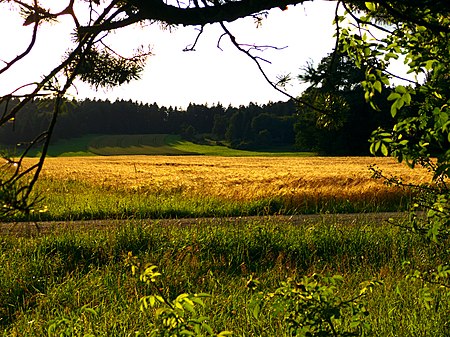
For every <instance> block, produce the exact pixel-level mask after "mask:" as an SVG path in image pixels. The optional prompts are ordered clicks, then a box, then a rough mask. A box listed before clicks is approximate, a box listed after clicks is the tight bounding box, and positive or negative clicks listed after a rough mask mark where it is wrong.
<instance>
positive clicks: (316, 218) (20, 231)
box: [0, 212, 407, 237]
mask: <svg viewBox="0 0 450 337" xmlns="http://www.w3.org/2000/svg"><path fill="white" fill-rule="evenodd" d="M406 217H407V214H406V213H399V212H391V213H388V212H385V213H355V214H312V215H292V216H285V215H278V216H250V217H230V218H188V219H143V220H135V219H133V220H80V221H45V222H17V223H0V236H8V235H13V236H17V237H33V236H40V235H48V234H56V233H58V232H62V231H68V230H102V229H104V230H106V229H114V228H118V227H120V226H122V225H124V224H125V223H126V222H130V221H131V222H135V223H150V222H156V223H159V224H161V225H162V226H190V225H196V224H205V223H211V224H213V223H219V222H230V223H241V222H247V221H264V220H269V219H270V220H271V221H274V220H275V221H279V222H283V223H291V224H295V225H302V224H305V223H311V222H323V221H333V222H336V223H340V224H343V225H344V224H347V225H351V224H356V223H358V222H361V221H371V222H372V221H373V222H378V223H382V222H385V221H387V220H388V219H390V218H393V219H406Z"/></svg>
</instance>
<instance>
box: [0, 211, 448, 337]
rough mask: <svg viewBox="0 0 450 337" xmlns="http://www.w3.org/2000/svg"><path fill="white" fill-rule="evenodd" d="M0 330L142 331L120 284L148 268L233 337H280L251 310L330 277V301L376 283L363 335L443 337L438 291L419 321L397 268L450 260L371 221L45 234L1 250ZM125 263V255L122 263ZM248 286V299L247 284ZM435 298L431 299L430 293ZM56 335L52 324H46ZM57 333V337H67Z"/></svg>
mask: <svg viewBox="0 0 450 337" xmlns="http://www.w3.org/2000/svg"><path fill="white" fill-rule="evenodd" d="M0 242H1V245H0V249H1V254H0V265H2V268H1V269H0V288H1V289H2V290H3V291H2V292H1V293H0V327H1V328H0V331H3V335H4V336H45V335H47V334H48V329H49V327H51V326H53V327H55V326H56V325H58V324H59V325H58V327H59V329H60V330H61V329H63V327H64V329H66V328H67V329H69V328H71V329H72V331H74V332H73V335H83V334H87V333H91V334H94V335H98V336H129V335H130V334H131V335H133V334H134V332H135V331H138V330H139V331H145V330H146V329H147V328H148V327H149V324H150V323H151V322H152V320H153V319H154V317H153V313H152V311H145V312H142V311H140V310H139V302H138V300H139V298H140V297H142V296H144V295H146V294H148V291H149V289H148V288H146V287H145V286H144V285H143V284H142V283H140V282H139V281H138V279H137V277H136V276H133V275H132V274H131V270H130V256H133V257H134V260H133V264H135V265H138V264H140V265H141V266H145V265H146V264H156V265H158V266H159V270H160V271H161V272H162V274H163V278H162V282H161V283H160V284H159V287H160V289H161V291H162V292H163V293H164V294H165V295H166V296H168V297H172V298H173V297H174V296H176V295H177V294H179V293H183V292H191V293H194V292H207V293H209V294H211V295H212V297H211V299H210V300H208V303H207V307H206V308H205V309H202V310H203V311H202V314H205V315H206V316H208V317H210V320H211V322H210V323H211V325H212V326H214V327H215V328H216V330H217V331H220V330H231V331H233V332H234V334H235V335H236V336H287V335H288V332H287V331H286V330H285V328H284V326H285V322H283V321H282V320H281V321H280V317H278V316H276V315H274V313H273V312H272V311H271V310H270V306H265V307H263V308H262V310H261V314H260V315H259V317H258V319H257V318H256V317H255V316H254V315H253V314H252V303H254V301H255V299H256V298H259V292H260V291H261V292H264V291H270V290H273V289H275V288H276V287H278V286H279V285H280V283H281V282H282V281H284V280H286V279H287V278H288V277H301V276H302V275H309V274H312V273H314V272H320V273H324V274H326V273H340V274H342V275H344V277H345V283H344V286H343V287H342V288H341V289H340V290H339V291H340V293H341V294H342V295H343V296H344V295H345V296H346V295H347V294H348V296H349V297H351V296H353V295H354V294H355V289H357V288H358V284H359V283H360V282H361V281H363V280H367V279H373V278H376V279H381V280H383V281H384V283H383V285H381V286H378V287H376V288H375V289H374V292H373V293H372V294H371V295H370V296H369V297H368V301H369V302H368V310H369V313H370V315H369V317H368V319H369V320H370V322H371V324H372V326H373V329H374V330H373V335H374V336H448V332H449V330H448V329H449V327H448V322H449V316H448V313H449V310H450V305H449V303H450V301H449V298H448V292H439V287H438V286H433V285H430V286H431V288H432V289H433V291H436V292H437V293H438V294H439V296H440V298H437V297H435V298H434V299H433V301H434V302H433V303H432V304H433V305H432V310H427V309H426V308H425V306H424V305H423V303H422V302H421V301H420V300H419V296H418V294H419V293H420V292H421V291H422V290H421V289H423V285H422V284H421V283H420V282H415V283H414V282H406V280H405V276H406V275H407V274H408V272H409V270H407V269H404V267H403V262H404V261H410V265H408V266H409V267H408V268H417V269H422V270H426V269H428V268H430V267H431V266H434V265H436V264H438V263H442V262H443V261H448V259H449V257H450V256H449V254H450V253H449V251H448V250H446V249H445V244H448V243H444V245H443V246H432V245H431V244H430V243H429V242H427V241H426V240H425V239H423V238H421V237H418V236H416V235H415V234H413V233H408V232H403V231H401V230H399V229H398V228H395V227H392V226H389V225H386V224H382V223H376V222H366V221H363V220H361V221H359V222H357V223H352V224H343V223H341V222H340V220H339V219H338V218H336V219H335V220H331V218H327V220H326V221H323V220H315V221H313V220H309V221H305V222H304V223H303V224H296V225H293V224H292V223H290V222H289V221H279V220H275V218H274V219H271V218H265V219H260V220H254V221H249V220H243V219H242V220H239V219H235V220H226V219H220V220H219V219H216V220H208V221H207V220H202V221H199V222H197V223H195V224H191V225H181V224H180V225H167V224H165V223H164V222H158V221H154V222H147V221H130V222H128V223H127V224H126V225H122V226H119V227H114V226H113V227H110V228H109V229H107V230H87V231H85V230H80V229H76V230H67V229H65V230H61V231H58V230H56V231H55V232H54V233H53V234H50V235H47V236H40V237H34V238H20V237H8V236H5V237H2V239H1V240H0ZM129 252H131V253H132V254H129ZM250 278H251V279H253V280H257V281H258V282H259V283H258V286H257V288H256V289H253V288H249V287H248V281H249V280H250ZM433 287H434V288H433ZM55 324H56V325H55ZM67 331H68V330H67Z"/></svg>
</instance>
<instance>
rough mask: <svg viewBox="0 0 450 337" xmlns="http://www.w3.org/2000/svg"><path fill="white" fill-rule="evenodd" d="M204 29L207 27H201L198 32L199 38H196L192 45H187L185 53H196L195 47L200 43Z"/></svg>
mask: <svg viewBox="0 0 450 337" xmlns="http://www.w3.org/2000/svg"><path fill="white" fill-rule="evenodd" d="M204 27H205V26H200V29H199V30H198V34H197V37H196V38H195V41H194V43H193V44H191V45H187V46H186V47H185V48H184V49H183V51H195V46H196V45H197V43H198V41H199V39H200V36H201V35H202V34H203V29H204Z"/></svg>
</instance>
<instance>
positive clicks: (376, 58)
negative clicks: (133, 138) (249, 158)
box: [0, 0, 450, 214]
mask: <svg viewBox="0 0 450 337" xmlns="http://www.w3.org/2000/svg"><path fill="white" fill-rule="evenodd" d="M311 1H312V2H314V0H310V2H311ZM316 1H317V0H316ZM306 2H307V1H305V0H200V1H199V0H189V1H186V2H179V1H171V0H67V2H66V3H67V6H66V7H65V8H64V9H63V10H61V11H57V12H54V11H53V10H52V9H46V8H45V1H39V0H0V6H2V7H3V8H6V9H7V10H20V12H21V14H22V15H23V24H24V25H30V26H32V27H33V30H32V36H31V37H30V43H29V45H28V47H27V48H26V49H25V50H24V51H23V52H22V53H20V54H19V55H17V57H15V58H13V59H12V60H9V61H4V64H3V65H2V67H1V68H0V75H1V74H2V73H5V72H7V71H11V67H12V66H13V65H16V64H17V66H20V62H21V60H23V59H24V58H26V57H32V54H31V53H30V52H31V50H32V49H33V47H34V45H35V41H36V38H37V36H38V34H39V32H40V26H41V24H42V23H44V22H46V21H57V20H58V19H59V18H60V17H62V16H69V17H71V19H72V22H73V32H74V44H73V43H72V42H71V44H70V46H71V49H70V50H69V51H68V52H67V54H66V56H65V58H64V59H63V60H62V61H61V62H60V63H59V64H56V65H55V67H54V68H53V70H51V71H50V72H49V73H48V74H46V75H45V76H44V77H43V78H42V79H40V80H38V81H37V82H35V83H31V84H24V86H22V87H20V88H18V89H17V90H15V91H13V92H11V93H9V94H7V95H4V96H2V97H0V103H3V105H2V107H3V108H2V112H1V114H0V127H1V126H3V125H7V124H8V123H15V120H16V117H17V116H18V114H20V113H21V111H22V109H23V108H24V107H25V106H26V105H27V104H28V103H29V102H30V101H32V100H33V99H34V98H36V97H48V98H53V99H52V101H51V102H52V105H53V111H52V113H51V118H49V119H48V121H49V123H48V127H47V128H46V130H45V131H44V132H42V133H40V134H37V135H36V136H35V138H34V139H33V140H32V141H31V142H30V146H33V145H35V144H36V143H42V156H41V158H40V160H39V162H38V163H37V164H36V165H35V166H33V167H31V168H27V169H26V170H21V169H20V167H21V159H19V160H15V159H14V160H12V159H8V163H9V164H8V165H9V166H8V167H7V168H6V169H5V170H4V171H2V176H1V177H0V178H1V185H0V197H1V199H2V204H3V205H4V206H3V210H2V212H3V213H5V214H12V213H14V212H15V211H16V210H25V211H26V210H28V209H29V207H30V201H29V200H28V198H29V196H30V193H31V190H32V188H33V185H34V184H35V182H36V180H37V178H38V176H39V173H40V171H41V169H42V165H43V162H44V158H45V156H46V153H47V150H48V145H49V142H50V136H51V134H52V133H53V130H54V127H55V124H56V121H57V117H58V115H59V114H60V113H61V111H62V109H63V108H64V105H65V104H66V99H65V94H66V92H67V90H68V89H69V88H70V87H71V86H72V85H73V83H74V81H75V80H76V79H81V80H82V81H85V82H87V83H89V84H91V85H92V86H93V87H95V88H98V87H104V86H106V87H110V86H117V85H120V84H122V83H125V82H128V81H131V80H133V79H138V78H139V76H140V72H141V71H142V69H143V67H144V65H145V60H146V58H147V56H149V55H150V51H148V50H145V49H140V50H138V51H137V52H135V53H134V54H132V55H131V56H122V55H120V54H119V53H117V52H115V51H114V50H113V49H112V48H110V47H109V46H108V45H107V44H105V43H104V41H103V40H104V38H105V36H107V35H108V33H109V32H110V31H112V30H116V29H120V28H122V27H126V26H129V25H134V24H141V23H145V22H149V21H150V22H161V23H162V24H163V25H167V26H172V25H184V26H186V25H193V26H199V27H200V29H199V35H198V38H199V37H200V36H201V34H202V32H203V29H204V28H205V27H206V25H207V24H213V23H217V24H219V25H221V27H222V29H223V34H224V35H223V37H228V38H229V39H230V40H231V42H232V43H233V45H234V46H235V47H236V48H237V49H239V50H240V51H241V52H243V53H244V54H245V55H246V56H248V57H250V58H252V60H253V61H254V62H255V65H256V66H257V67H259V69H260V70H261V72H262V74H263V76H264V77H265V78H266V80H267V81H269V83H270V84H271V85H272V86H273V87H274V89H275V90H279V91H284V90H283V85H284V84H286V81H287V80H288V78H281V79H278V80H277V81H271V80H270V79H269V78H268V77H267V76H266V75H265V73H264V72H263V70H262V68H261V66H260V61H261V59H260V58H258V57H255V56H254V55H253V54H252V53H251V51H252V50H257V49H258V48H259V49H261V47H259V46H251V48H250V49H249V48H248V46H244V45H241V44H239V43H238V42H237V39H236V37H235V36H234V35H233V34H232V33H231V32H230V31H229V30H228V29H227V26H226V23H227V22H230V21H234V20H237V19H239V18H243V17H248V16H252V17H253V18H255V20H256V21H260V20H263V19H264V17H265V16H266V15H267V14H268V13H267V11H268V10H269V9H272V8H280V9H281V10H285V9H286V8H287V6H290V5H298V4H302V3H306ZM335 3H336V17H335V22H334V26H335V30H336V47H335V50H334V51H333V52H332V54H331V58H330V61H329V65H330V69H331V68H332V67H333V66H334V64H335V62H336V58H337V57H336V55H338V54H345V55H346V57H348V58H349V59H351V60H352V62H354V64H355V66H356V67H358V68H360V69H362V70H363V71H364V79H363V80H362V82H361V86H362V89H363V90H364V98H365V100H366V102H368V104H370V105H371V106H372V108H374V109H375V110H378V109H380V104H379V103H377V101H376V97H377V93H378V94H379V93H381V92H384V91H385V90H387V89H388V88H392V87H394V89H393V92H392V93H391V94H390V95H389V97H388V100H389V102H390V103H391V104H390V105H391V107H390V112H391V114H392V116H393V117H394V118H396V122H395V123H394V126H393V127H392V128H391V129H386V128H385V129H379V130H378V131H377V132H376V133H375V135H374V139H373V143H372V148H371V149H372V150H373V152H381V153H382V154H384V155H387V154H392V155H394V156H396V157H397V158H399V160H406V161H407V162H408V163H409V164H410V165H412V166H413V165H416V164H424V165H426V166H428V167H429V168H430V169H432V170H434V172H435V178H436V179H437V180H440V181H442V182H443V181H444V180H445V178H446V177H447V176H448V174H449V173H450V164H449V162H450V152H449V150H448V143H449V141H450V136H449V126H450V121H449V117H448V113H449V111H448V104H449V103H450V97H449V89H448V88H449V86H448V74H449V73H450V71H449V70H450V69H448V68H449V67H450V60H449V57H450V56H449V55H450V45H449V41H450V39H449V34H450V4H449V3H448V0H373V1H370V2H366V1H361V0H343V1H335ZM323 24H324V25H328V24H331V23H328V22H323ZM54 27H55V28H54V29H57V28H56V27H57V26H56V25H55V26H54ZM296 33H297V32H296ZM299 33H302V32H299ZM304 33H305V34H307V32H304ZM197 40H198V39H197ZM197 40H196V41H197ZM196 41H195V42H194V45H193V47H192V48H194V47H195V44H196ZM398 59H401V60H404V63H405V66H406V68H407V72H409V73H410V76H409V77H408V78H405V77H404V76H403V75H399V74H395V73H393V72H392V71H391V68H390V65H391V64H392V63H393V62H394V61H396V60H398ZM328 73H331V72H328ZM398 83H400V84H398ZM297 94H298V93H297ZM297 94H295V95H292V94H288V93H287V95H288V96H289V97H291V98H293V99H295V100H296V101H297V103H298V104H299V105H300V106H303V107H308V108H310V109H313V110H315V111H317V112H318V113H324V114H327V113H329V111H327V107H326V106H325V107H323V106H322V107H320V106H319V107H317V106H315V104H314V102H312V103H311V102H310V101H308V100H304V99H302V98H301V97H295V96H297ZM333 97H338V96H336V95H334V96H333ZM330 103H331V104H329V105H328V106H332V107H333V106H336V104H334V103H336V102H330ZM337 103H339V102H337ZM263 122H264V121H263V120H262V119H261V120H260V121H258V123H263ZM255 123H256V122H255ZM262 136H264V135H262ZM26 152H27V150H25V152H24V153H26ZM436 156H437V161H435V160H433V159H432V158H434V157H436ZM29 174H32V178H31V180H29V179H28V178H27V179H26V183H24V184H21V183H20V182H21V181H23V178H24V177H26V176H28V175H29ZM441 187H442V186H441Z"/></svg>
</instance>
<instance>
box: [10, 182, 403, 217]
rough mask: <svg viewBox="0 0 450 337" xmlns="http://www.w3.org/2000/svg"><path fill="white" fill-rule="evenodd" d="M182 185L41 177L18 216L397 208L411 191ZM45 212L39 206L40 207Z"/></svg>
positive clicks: (186, 214) (233, 213) (252, 213)
mask: <svg viewBox="0 0 450 337" xmlns="http://www.w3.org/2000/svg"><path fill="white" fill-rule="evenodd" d="M184 192H185V191H183V190H182V189H166V190H165V189H162V190H152V191H142V190H133V189H124V188H119V187H107V186H105V187H102V186H99V185H92V184H89V183H88V182H82V181H77V180H71V179H68V180H64V181H61V180H52V179H49V178H45V177H42V178H41V179H40V180H39V181H38V185H37V187H36V189H35V190H34V193H35V195H36V196H38V197H41V196H43V197H44V198H43V200H42V201H41V202H39V203H38V204H37V207H36V212H33V213H31V214H30V215H28V216H26V217H25V216H24V215H20V214H19V215H17V217H16V218H15V219H14V220H18V221H24V220H38V221H43V220H90V219H147V218H151V219H162V218H196V217H228V216H264V215H280V214H283V215H296V214H320V213H358V212H361V213H368V212H391V211H392V212H395V211H401V210H404V209H406V207H407V204H408V202H409V197H407V196H405V195H403V194H401V193H400V194H398V195H396V194H393V195H392V196H391V197H390V198H389V200H378V201H372V202H371V203H368V202H366V201H364V200H362V201H360V202H358V201H353V202H349V201H348V200H346V199H342V198H341V199H340V198H339V197H338V196H336V197H333V198H325V197H324V198H318V197H316V196H311V197H310V198H306V197H305V198H304V200H303V201H302V203H301V204H293V203H292V201H291V200H290V198H289V197H287V198H283V197H281V196H280V197H276V198H275V197H273V198H259V199H250V200H233V199H226V198H219V197H214V196H208V195H204V196H199V195H189V194H187V193H184ZM44 208H45V209H46V211H45V212H38V210H40V209H44Z"/></svg>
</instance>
